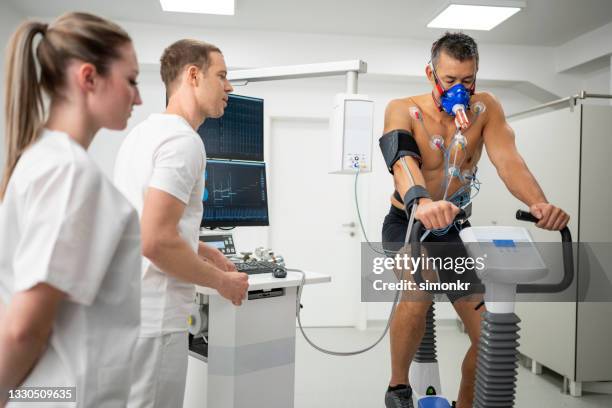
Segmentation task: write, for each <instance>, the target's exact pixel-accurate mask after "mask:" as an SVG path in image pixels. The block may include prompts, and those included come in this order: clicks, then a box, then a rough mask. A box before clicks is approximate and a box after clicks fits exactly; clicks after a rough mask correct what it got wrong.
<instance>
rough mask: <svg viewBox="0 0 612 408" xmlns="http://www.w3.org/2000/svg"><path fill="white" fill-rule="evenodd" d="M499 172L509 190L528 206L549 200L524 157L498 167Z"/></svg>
mask: <svg viewBox="0 0 612 408" xmlns="http://www.w3.org/2000/svg"><path fill="white" fill-rule="evenodd" d="M498 174H499V176H500V178H501V179H502V181H503V182H504V184H505V185H506V187H507V188H508V191H510V193H512V195H513V196H515V197H516V198H517V199H519V200H520V201H522V202H523V203H525V204H526V205H527V206H528V207H531V206H532V205H533V204H536V203H545V202H547V200H546V196H545V195H544V192H543V191H542V188H541V187H540V185H539V184H538V182H537V181H536V179H535V177H534V176H533V174H531V172H530V171H529V169H528V168H527V165H526V164H525V162H524V161H523V160H522V159H518V160H513V161H511V162H509V163H507V164H506V165H505V166H504V167H503V168H501V169H498Z"/></svg>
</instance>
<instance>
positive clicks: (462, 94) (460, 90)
mask: <svg viewBox="0 0 612 408" xmlns="http://www.w3.org/2000/svg"><path fill="white" fill-rule="evenodd" d="M471 96H472V93H471V92H470V91H469V90H468V89H467V88H466V87H465V86H463V84H456V85H453V86H452V87H451V88H449V89H447V90H445V91H444V92H443V93H442V95H440V108H441V110H444V112H446V113H448V114H449V115H451V116H455V110H454V109H453V108H454V107H455V106H456V105H460V106H462V107H463V109H464V110H466V111H467V110H468V109H469V108H470V97H471Z"/></svg>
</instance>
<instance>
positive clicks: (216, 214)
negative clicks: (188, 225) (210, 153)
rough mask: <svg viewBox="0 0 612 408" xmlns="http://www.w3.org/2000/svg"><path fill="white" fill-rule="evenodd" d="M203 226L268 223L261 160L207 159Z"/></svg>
mask: <svg viewBox="0 0 612 408" xmlns="http://www.w3.org/2000/svg"><path fill="white" fill-rule="evenodd" d="M204 179H205V190H204V195H203V197H202V201H203V204H204V216H203V219H202V226H203V227H236V226H241V225H268V202H267V200H268V197H267V189H266V167H265V164H264V163H254V162H231V161H226V160H208V161H207V164H206V173H205V174H204Z"/></svg>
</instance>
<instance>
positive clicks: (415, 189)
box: [404, 185, 431, 210]
mask: <svg viewBox="0 0 612 408" xmlns="http://www.w3.org/2000/svg"><path fill="white" fill-rule="evenodd" d="M419 198H431V196H430V195H429V192H428V191H427V190H426V189H425V187H423V186H419V185H416V186H412V187H410V188H409V189H408V191H406V194H404V207H405V208H406V210H408V209H409V208H410V207H412V204H413V202H414V201H416V200H418V199H419Z"/></svg>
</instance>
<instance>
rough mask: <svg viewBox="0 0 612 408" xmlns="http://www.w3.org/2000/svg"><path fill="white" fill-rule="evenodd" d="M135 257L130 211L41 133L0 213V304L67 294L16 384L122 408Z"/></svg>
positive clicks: (59, 136)
mask: <svg viewBox="0 0 612 408" xmlns="http://www.w3.org/2000/svg"><path fill="white" fill-rule="evenodd" d="M141 259H142V257H141V255H140V228H139V223H138V216H137V213H136V211H135V210H134V208H133V207H132V206H131V205H130V204H129V202H128V201H127V200H126V199H125V198H124V197H123V196H122V195H121V193H120V192H119V191H118V190H117V189H116V188H115V187H114V186H113V185H112V183H111V182H110V180H108V179H107V178H106V177H105V176H104V175H103V174H102V172H101V171H100V169H99V168H98V167H97V166H96V164H95V163H94V162H93V161H92V159H91V157H90V156H89V155H88V154H87V152H86V151H85V150H84V149H83V147H81V146H80V145H79V144H78V143H76V142H75V141H74V140H72V139H71V138H70V137H69V136H68V135H67V134H65V133H62V132H56V131H49V130H44V131H43V132H42V134H41V137H40V139H39V140H38V141H37V142H36V143H35V144H34V145H33V146H31V147H30V148H29V149H27V150H26V152H25V153H24V154H23V156H22V157H21V158H20V160H19V161H18V163H17V166H16V168H15V171H14V172H13V175H12V177H11V179H10V182H9V184H8V188H7V190H6V195H5V197H4V201H3V202H2V205H1V206H0V301H2V302H3V303H4V304H5V305H7V304H8V303H9V302H10V301H11V299H12V297H13V296H14V295H15V293H17V292H20V291H25V290H28V289H30V288H32V287H34V286H36V285H37V284H38V283H47V284H49V285H51V286H53V287H55V288H57V289H59V290H61V291H63V292H65V293H66V294H67V298H66V300H64V301H62V303H61V305H60V307H59V309H58V313H57V316H56V319H55V322H54V324H53V331H52V333H51V337H50V340H49V344H48V348H47V349H46V350H45V352H44V353H43V355H42V357H41V358H40V360H39V361H38V362H37V363H36V365H35V367H34V369H33V371H32V372H31V373H30V374H29V375H28V377H27V378H26V380H25V382H24V383H23V384H22V386H24V387H31V386H76V400H77V402H76V406H78V407H123V406H125V404H126V401H127V398H128V395H129V384H130V370H131V364H130V363H131V361H130V357H131V355H132V352H133V350H134V346H135V344H136V339H137V335H138V330H139V323H140V310H139V295H140V280H139V276H138V273H137V271H135V268H138V267H139V266H140V264H141ZM13 405H14V406H15V407H24V406H28V405H31V406H38V407H40V406H45V407H57V406H75V404H74V403H73V404H60V403H46V402H45V403H41V402H38V403H33V404H23V403H15V404H9V406H13Z"/></svg>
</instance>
